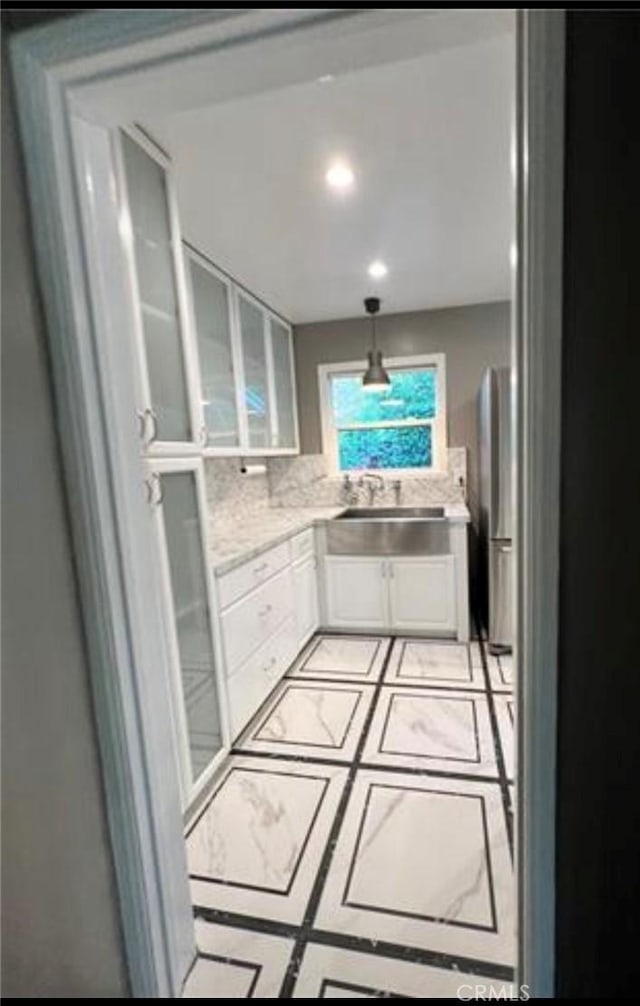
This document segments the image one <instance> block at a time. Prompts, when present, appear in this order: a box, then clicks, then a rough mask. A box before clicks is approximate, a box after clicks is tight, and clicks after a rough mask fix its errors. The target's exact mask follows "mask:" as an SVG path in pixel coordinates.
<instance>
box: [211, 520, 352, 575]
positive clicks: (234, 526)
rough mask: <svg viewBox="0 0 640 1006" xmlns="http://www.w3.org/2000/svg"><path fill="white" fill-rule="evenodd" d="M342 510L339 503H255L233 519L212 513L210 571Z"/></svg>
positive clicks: (229, 566)
mask: <svg viewBox="0 0 640 1006" xmlns="http://www.w3.org/2000/svg"><path fill="white" fill-rule="evenodd" d="M343 510H344V507H341V506H335V507H326V506H325V507H259V508H256V509H255V510H254V511H253V512H250V513H248V512H247V511H244V512H242V513H241V514H239V515H238V517H237V519H225V520H221V521H219V520H216V518H215V517H212V519H211V522H210V524H209V547H210V554H211V558H212V562H213V571H214V573H216V574H217V575H218V576H220V575H221V574H222V573H228V572H229V570H231V569H234V568H235V567H236V566H241V565H242V563H243V562H248V561H249V560H250V559H255V557H256V556H257V555H260V553H261V552H265V551H266V550H267V549H268V548H271V547H272V546H274V545H279V544H280V542H282V541H286V540H287V538H291V537H293V535H294V534H298V532H299V531H304V530H305V529H306V528H308V527H312V526H313V525H314V524H315V523H317V522H319V521H324V520H331V518H332V517H337V516H338V514H339V513H342V511H343Z"/></svg>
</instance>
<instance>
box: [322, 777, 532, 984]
mask: <svg viewBox="0 0 640 1006" xmlns="http://www.w3.org/2000/svg"><path fill="white" fill-rule="evenodd" d="M316 923H317V925H318V926H319V927H321V928H325V929H333V930H334V931H338V932H349V933H353V934H357V935H359V936H363V937H367V938H369V939H374V940H375V939H377V940H389V941H390V942H393V943H398V944H401V945H403V946H415V947H420V948H423V949H429V950H433V951H436V952H443V953H449V954H460V955H463V956H469V957H474V958H476V959H479V960H486V961H492V962H496V963H499V964H504V965H512V964H513V955H514V927H515V918H514V912H513V875H512V867H511V859H510V855H509V849H508V842H507V833H506V828H505V821H504V812H503V807H502V800H501V794H500V789H499V786H498V785H497V784H493V783H484V782H474V781H471V780H456V779H441V778H434V777H424V776H416V775H402V774H394V776H393V777H390V776H389V775H388V774H387V773H385V772H380V771H373V770H371V771H369V770H363V771H360V772H358V774H357V777H356V781H355V784H354V788H353V791H352V794H351V798H350V801H349V805H348V808H347V812H346V815H345V819H344V822H343V826H342V830H341V832H340V837H339V839H338V843H337V846H336V849H335V853H334V858H333V862H332V865H331V868H330V870H329V875H328V877H327V881H326V884H325V888H324V892H323V895H322V898H321V901H320V906H319V910H318V916H317V919H316Z"/></svg>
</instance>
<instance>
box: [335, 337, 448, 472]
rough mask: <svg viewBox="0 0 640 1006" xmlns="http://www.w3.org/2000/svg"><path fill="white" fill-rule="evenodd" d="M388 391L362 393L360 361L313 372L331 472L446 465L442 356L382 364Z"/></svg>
mask: <svg viewBox="0 0 640 1006" xmlns="http://www.w3.org/2000/svg"><path fill="white" fill-rule="evenodd" d="M385 367H386V369H387V371H388V373H389V377H390V378H391V385H390V387H389V388H388V390H387V391H383V392H371V391H364V390H363V388H362V375H363V373H364V369H365V364H364V362H356V363H339V364H323V365H322V366H320V367H319V368H318V376H319V382H320V403H321V410H322V429H323V440H324V451H325V453H326V454H328V455H329V458H330V464H331V467H332V469H333V471H334V473H337V472H348V471H354V470H356V469H373V468H382V469H386V470H391V471H398V470H401V471H406V470H412V469H415V470H425V469H427V470H439V469H442V468H444V467H445V466H446V464H445V450H446V434H445V431H446V412H445V407H446V406H445V362H444V355H443V354H440V353H439V354H435V355H433V356H414V357H398V358H395V359H392V360H386V361H385Z"/></svg>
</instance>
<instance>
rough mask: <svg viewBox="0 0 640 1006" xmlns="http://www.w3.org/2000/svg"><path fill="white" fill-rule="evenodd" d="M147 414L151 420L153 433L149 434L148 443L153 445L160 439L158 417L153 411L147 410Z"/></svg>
mask: <svg viewBox="0 0 640 1006" xmlns="http://www.w3.org/2000/svg"><path fill="white" fill-rule="evenodd" d="M146 413H147V415H148V416H149V419H150V420H151V433H150V434H149V439H148V440H147V443H148V444H152V443H154V441H156V440H157V439H158V417H157V415H156V413H155V412H154V410H153V409H146Z"/></svg>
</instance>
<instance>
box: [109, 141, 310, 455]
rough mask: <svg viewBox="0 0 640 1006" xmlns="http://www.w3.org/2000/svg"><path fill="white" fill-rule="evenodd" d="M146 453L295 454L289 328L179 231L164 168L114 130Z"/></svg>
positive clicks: (146, 144)
mask: <svg viewBox="0 0 640 1006" xmlns="http://www.w3.org/2000/svg"><path fill="white" fill-rule="evenodd" d="M118 161H119V174H120V185H121V193H122V207H121V211H122V221H123V228H122V231H123V240H124V242H125V247H126V251H127V255H128V260H129V275H130V286H131V292H132V299H133V303H134V307H135V312H136V318H137V326H136V327H137V340H136V341H137V347H136V349H137V360H138V372H139V373H138V377H139V380H138V386H139V392H138V397H139V403H140V404H139V418H140V435H141V439H142V443H143V447H144V450H145V452H146V453H147V454H164V455H181V454H194V453H204V454H205V455H216V454H221V455H224V454H227V455H228V454H236V455H238V454H242V455H246V454H256V455H261V454H297V453H298V420H297V411H296V400H295V379H294V370H293V350H292V332H291V327H290V326H289V325H288V324H287V323H286V322H285V321H284V320H283V319H282V318H280V317H278V316H277V315H275V314H274V313H273V312H272V311H270V310H269V309H268V308H266V307H265V306H264V305H263V304H262V303H261V302H260V301H259V300H257V299H256V298H255V297H253V296H252V295H251V294H250V293H248V292H247V291H246V290H244V289H242V288H241V287H240V286H239V285H238V284H237V283H234V282H233V280H231V279H230V278H229V277H228V276H226V275H224V274H223V273H221V272H220V271H219V270H218V269H216V267H215V266H214V265H213V264H212V263H211V262H210V261H209V260H208V259H207V258H206V257H205V256H204V255H201V254H200V253H199V252H198V251H196V250H195V249H194V248H192V247H191V246H189V245H185V246H184V249H183V246H182V242H181V238H180V225H179V219H178V211H177V201H176V197H175V191H174V185H173V178H172V174H171V165H170V163H169V161H168V160H167V158H166V157H164V156H163V155H162V154H161V153H160V151H158V150H157V149H156V147H155V146H154V145H153V144H152V143H151V142H150V141H149V140H148V139H147V138H146V137H145V136H144V135H142V134H138V132H137V131H132V132H131V133H128V132H121V133H120V134H119V155H118Z"/></svg>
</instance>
